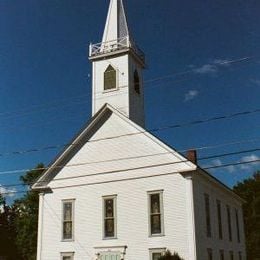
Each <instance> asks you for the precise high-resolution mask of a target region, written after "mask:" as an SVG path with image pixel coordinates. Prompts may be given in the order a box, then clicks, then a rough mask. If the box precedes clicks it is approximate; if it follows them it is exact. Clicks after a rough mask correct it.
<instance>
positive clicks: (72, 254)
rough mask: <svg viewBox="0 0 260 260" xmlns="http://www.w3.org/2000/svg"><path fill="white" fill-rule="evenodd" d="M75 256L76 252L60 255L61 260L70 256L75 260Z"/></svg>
mask: <svg viewBox="0 0 260 260" xmlns="http://www.w3.org/2000/svg"><path fill="white" fill-rule="evenodd" d="M74 254H75V252H62V253H60V259H61V260H63V257H64V256H65V257H66V256H69V257H72V259H71V260H73V259H74Z"/></svg>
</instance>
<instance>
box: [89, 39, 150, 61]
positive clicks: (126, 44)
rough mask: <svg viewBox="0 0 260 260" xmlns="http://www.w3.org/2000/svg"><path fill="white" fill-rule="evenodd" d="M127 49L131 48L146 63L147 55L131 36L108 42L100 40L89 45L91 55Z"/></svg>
mask: <svg viewBox="0 0 260 260" xmlns="http://www.w3.org/2000/svg"><path fill="white" fill-rule="evenodd" d="M126 49H131V50H132V51H133V52H134V53H135V54H136V55H137V56H138V57H139V58H140V59H141V61H142V62H143V63H145V55H144V53H143V51H142V50H141V49H140V48H139V47H138V46H137V45H135V44H132V43H131V41H130V39H129V36H125V37H122V38H118V39H116V40H112V41H108V42H100V43H96V44H92V43H91V44H90V46H89V56H90V57H97V56H99V55H105V54H109V53H112V52H116V51H120V50H126Z"/></svg>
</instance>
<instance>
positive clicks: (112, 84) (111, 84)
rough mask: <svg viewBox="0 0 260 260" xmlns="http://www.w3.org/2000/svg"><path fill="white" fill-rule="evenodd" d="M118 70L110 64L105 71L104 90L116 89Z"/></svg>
mask: <svg viewBox="0 0 260 260" xmlns="http://www.w3.org/2000/svg"><path fill="white" fill-rule="evenodd" d="M116 77H117V76H116V70H115V69H114V68H113V67H112V66H111V65H109V66H108V67H107V69H106V71H105V73H104V90H111V89H116V87H117V84H116V83H117V80H116Z"/></svg>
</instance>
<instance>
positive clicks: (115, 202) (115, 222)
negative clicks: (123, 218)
mask: <svg viewBox="0 0 260 260" xmlns="http://www.w3.org/2000/svg"><path fill="white" fill-rule="evenodd" d="M109 199H113V202H114V203H113V205H114V209H113V210H114V236H113V237H106V236H105V201H106V200H109ZM102 222H103V223H102V238H103V240H110V239H117V195H108V196H102Z"/></svg>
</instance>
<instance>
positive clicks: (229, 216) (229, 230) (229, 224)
mask: <svg viewBox="0 0 260 260" xmlns="http://www.w3.org/2000/svg"><path fill="white" fill-rule="evenodd" d="M227 222H228V237H229V241H232V224H231V213H230V207H229V206H228V205H227Z"/></svg>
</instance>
